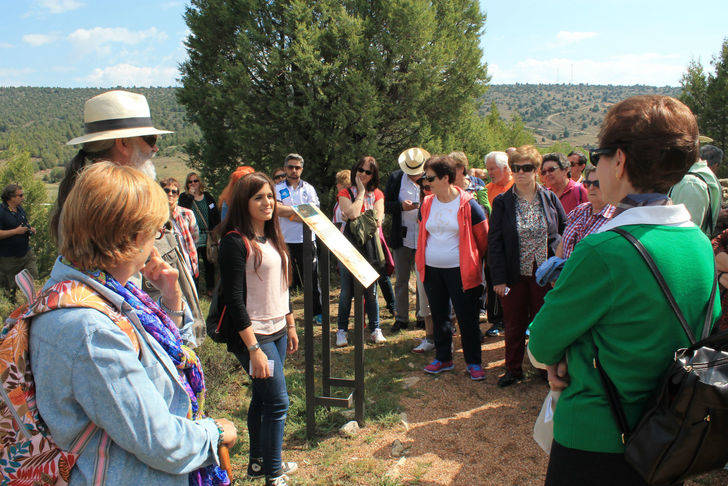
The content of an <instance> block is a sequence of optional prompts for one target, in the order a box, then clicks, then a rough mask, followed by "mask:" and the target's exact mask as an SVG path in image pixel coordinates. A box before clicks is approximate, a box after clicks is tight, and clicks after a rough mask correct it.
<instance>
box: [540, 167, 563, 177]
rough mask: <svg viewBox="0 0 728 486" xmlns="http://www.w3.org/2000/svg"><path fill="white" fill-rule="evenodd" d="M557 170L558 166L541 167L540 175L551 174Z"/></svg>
mask: <svg viewBox="0 0 728 486" xmlns="http://www.w3.org/2000/svg"><path fill="white" fill-rule="evenodd" d="M557 170H559V168H558V167H549V168H548V169H541V175H546V174H553V173H554V172H556V171H557Z"/></svg>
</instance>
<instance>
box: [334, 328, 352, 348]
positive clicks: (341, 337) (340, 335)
mask: <svg viewBox="0 0 728 486" xmlns="http://www.w3.org/2000/svg"><path fill="white" fill-rule="evenodd" d="M348 345H349V343H348V341H347V340H346V331H344V330H343V329H339V330H338V331H336V347H338V348H341V347H344V346H348Z"/></svg>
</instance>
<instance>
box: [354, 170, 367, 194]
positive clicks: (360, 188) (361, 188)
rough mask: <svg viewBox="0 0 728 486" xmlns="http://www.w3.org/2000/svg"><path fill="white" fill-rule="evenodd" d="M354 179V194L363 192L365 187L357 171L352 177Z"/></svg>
mask: <svg viewBox="0 0 728 486" xmlns="http://www.w3.org/2000/svg"><path fill="white" fill-rule="evenodd" d="M354 180H355V181H356V191H357V192H356V194H357V195H359V194H364V193H365V192H366V188H365V187H364V183H363V182H362V181H361V176H360V175H359V172H357V173H356V177H354Z"/></svg>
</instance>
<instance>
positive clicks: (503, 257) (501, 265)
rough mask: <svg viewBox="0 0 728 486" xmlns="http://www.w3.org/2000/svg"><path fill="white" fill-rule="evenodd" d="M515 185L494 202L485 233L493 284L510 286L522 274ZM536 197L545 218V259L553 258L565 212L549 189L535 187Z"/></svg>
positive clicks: (564, 221) (564, 222)
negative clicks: (486, 232)
mask: <svg viewBox="0 0 728 486" xmlns="http://www.w3.org/2000/svg"><path fill="white" fill-rule="evenodd" d="M515 189H516V186H515V185H514V186H513V187H511V188H510V189H508V190H507V191H506V192H504V193H503V194H500V195H498V196H496V198H495V199H494V200H493V212H492V213H491V215H490V228H489V231H488V268H490V276H491V279H492V281H493V285H500V284H507V285H509V286H513V285H515V284H516V282H518V278H519V277H520V275H521V260H520V247H519V243H518V230H517V229H516V197H517V196H516V193H515V192H514V191H515ZM536 195H537V197H538V198H540V199H541V206H542V207H543V209H544V215H545V216H546V233H547V235H548V256H549V257H552V256H554V253H555V251H556V248H557V247H558V246H559V243H560V242H561V233H563V232H564V228H565V226H566V213H564V208H563V207H562V206H561V202H560V201H559V198H558V196H556V194H554V193H553V192H551V191H549V190H548V189H546V188H544V187H541V186H540V185H539V186H537V187H536Z"/></svg>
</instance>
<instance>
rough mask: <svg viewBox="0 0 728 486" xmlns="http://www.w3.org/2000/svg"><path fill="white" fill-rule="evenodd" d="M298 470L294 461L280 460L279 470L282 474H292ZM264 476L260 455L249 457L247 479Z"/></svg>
mask: <svg viewBox="0 0 728 486" xmlns="http://www.w3.org/2000/svg"><path fill="white" fill-rule="evenodd" d="M296 471H298V463H295V462H282V463H281V472H282V473H283V474H293V473H294V472H296ZM263 476H265V474H264V473H263V458H262V457H251V458H250V463H249V464H248V479H258V478H262V477H263Z"/></svg>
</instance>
